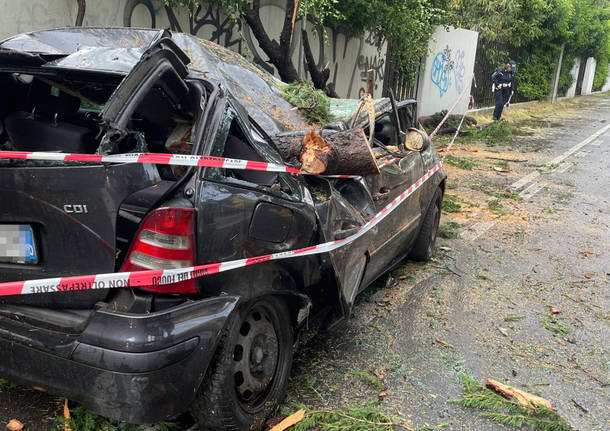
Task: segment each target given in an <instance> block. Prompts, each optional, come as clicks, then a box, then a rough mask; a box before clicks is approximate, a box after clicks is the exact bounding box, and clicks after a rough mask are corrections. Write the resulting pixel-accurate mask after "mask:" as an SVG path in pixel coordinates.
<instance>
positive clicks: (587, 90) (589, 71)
mask: <svg viewBox="0 0 610 431" xmlns="http://www.w3.org/2000/svg"><path fill="white" fill-rule="evenodd" d="M596 67H597V60H595V58H593V57H589V58H587V62H586V63H585V74H584V76H583V78H582V90H581V92H580V94H581V95H583V96H585V95H587V94H591V90H592V89H593V79H594V78H595V68H596Z"/></svg>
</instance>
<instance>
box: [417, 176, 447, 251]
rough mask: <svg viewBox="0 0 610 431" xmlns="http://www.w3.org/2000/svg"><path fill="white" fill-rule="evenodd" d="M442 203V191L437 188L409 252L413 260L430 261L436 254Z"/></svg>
mask: <svg viewBox="0 0 610 431" xmlns="http://www.w3.org/2000/svg"><path fill="white" fill-rule="evenodd" d="M442 201H443V191H442V190H441V188H440V187H437V189H436V191H435V192H434V197H433V198H432V202H430V206H429V207H428V211H426V215H425V216H424V221H423V223H422V227H421V229H420V231H419V235H418V237H417V239H416V240H415V245H414V246H413V249H412V250H411V254H410V255H409V257H410V258H411V259H413V260H418V261H421V262H425V261H427V260H430V258H432V256H434V254H435V253H436V234H437V233H438V225H439V223H440V220H441V203H442Z"/></svg>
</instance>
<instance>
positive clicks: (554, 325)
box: [540, 316, 570, 335]
mask: <svg viewBox="0 0 610 431" xmlns="http://www.w3.org/2000/svg"><path fill="white" fill-rule="evenodd" d="M540 322H541V323H542V326H544V327H545V328H546V329H548V330H549V331H551V332H554V333H555V334H559V335H568V334H569V333H570V328H568V327H567V326H563V325H562V324H561V323H559V322H558V321H557V319H556V318H555V317H553V316H551V317H543V318H542V319H540Z"/></svg>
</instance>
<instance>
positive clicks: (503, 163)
mask: <svg viewBox="0 0 610 431" xmlns="http://www.w3.org/2000/svg"><path fill="white" fill-rule="evenodd" d="M495 165H496V166H497V167H499V168H500V169H504V170H505V171H510V165H509V164H508V162H507V161H505V160H500V161H498V162H496V163H495Z"/></svg>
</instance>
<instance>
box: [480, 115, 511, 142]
mask: <svg viewBox="0 0 610 431" xmlns="http://www.w3.org/2000/svg"><path fill="white" fill-rule="evenodd" d="M512 136H513V129H512V128H511V126H510V124H509V123H508V122H507V121H496V122H494V123H491V124H490V125H489V126H487V127H484V128H482V129H481V130H478V131H476V132H474V133H473V137H474V138H476V139H481V140H482V141H483V142H485V144H487V145H488V146H494V145H498V144H502V143H505V142H507V141H509V140H510V138H512Z"/></svg>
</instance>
